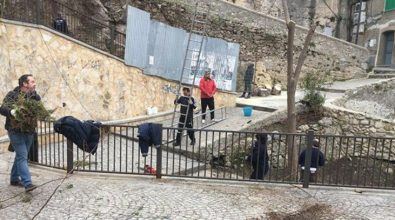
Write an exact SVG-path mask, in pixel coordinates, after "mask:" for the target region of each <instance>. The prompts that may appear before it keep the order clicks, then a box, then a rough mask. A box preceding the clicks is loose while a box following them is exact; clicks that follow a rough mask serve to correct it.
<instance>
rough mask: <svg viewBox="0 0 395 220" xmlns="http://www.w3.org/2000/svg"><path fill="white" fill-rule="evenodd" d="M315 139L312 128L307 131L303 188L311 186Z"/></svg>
mask: <svg viewBox="0 0 395 220" xmlns="http://www.w3.org/2000/svg"><path fill="white" fill-rule="evenodd" d="M313 140H314V131H312V130H310V131H308V132H307V149H306V157H305V162H304V172H303V174H304V176H303V188H309V183H310V165H311V154H312V148H313Z"/></svg>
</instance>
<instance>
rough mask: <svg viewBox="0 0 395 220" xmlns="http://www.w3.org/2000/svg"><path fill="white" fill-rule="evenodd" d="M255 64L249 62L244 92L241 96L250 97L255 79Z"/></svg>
mask: <svg viewBox="0 0 395 220" xmlns="http://www.w3.org/2000/svg"><path fill="white" fill-rule="evenodd" d="M254 72H255V70H254V64H252V63H251V64H249V65H248V67H247V70H246V73H245V75H244V92H243V94H242V95H241V96H240V98H246V99H249V98H250V97H251V92H252V80H253V79H254Z"/></svg>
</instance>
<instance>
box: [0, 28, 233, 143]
mask: <svg viewBox="0 0 395 220" xmlns="http://www.w3.org/2000/svg"><path fill="white" fill-rule="evenodd" d="M0 45H1V47H0V66H1V68H0V81H1V82H3V84H2V85H3V86H1V87H0V96H1V97H4V96H5V94H6V93H7V92H8V91H10V90H12V89H13V88H14V87H15V86H16V85H17V79H18V78H19V76H20V75H22V74H25V73H31V74H33V75H34V76H35V78H36V81H37V91H38V93H39V94H40V95H41V96H42V97H43V101H44V103H45V105H46V106H47V107H48V108H50V109H52V108H56V107H57V108H58V109H57V111H56V112H55V116H56V117H60V116H65V115H74V116H76V117H78V118H81V119H96V120H102V121H105V120H116V119H124V118H130V117H133V116H138V115H145V114H146V109H147V108H148V107H153V106H155V107H157V108H158V111H168V110H172V109H173V107H174V105H173V100H174V98H175V95H174V93H172V91H174V89H175V88H176V85H177V84H176V83H175V82H171V81H167V80H164V79H161V78H158V77H152V76H146V75H144V74H143V73H142V71H141V70H139V69H137V68H133V67H128V66H126V65H124V63H123V62H122V61H120V60H118V59H115V58H113V57H111V56H109V55H106V54H104V53H100V52H98V51H95V50H93V49H90V48H88V46H84V45H83V44H79V43H76V42H73V41H72V40H69V39H67V38H66V37H62V36H60V35H59V34H57V33H56V32H54V33H53V32H50V31H48V30H47V29H45V28H44V29H41V28H36V27H32V26H24V25H16V24H13V23H3V22H2V23H0ZM194 96H195V97H197V98H198V97H199V96H198V92H197V90H196V92H195V95H194ZM234 105H235V95H234V94H233V93H223V92H219V93H217V95H216V106H234ZM0 124H4V117H1V118H0ZM0 135H4V130H3V129H2V127H1V130H0Z"/></svg>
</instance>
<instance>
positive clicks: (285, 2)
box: [282, 0, 291, 26]
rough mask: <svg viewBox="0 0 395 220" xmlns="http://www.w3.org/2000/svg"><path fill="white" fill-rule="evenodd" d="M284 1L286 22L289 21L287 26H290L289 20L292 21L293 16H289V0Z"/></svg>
mask: <svg viewBox="0 0 395 220" xmlns="http://www.w3.org/2000/svg"><path fill="white" fill-rule="evenodd" d="M282 3H283V8H284V15H285V22H286V23H287V26H288V25H289V22H290V21H291V17H290V16H289V10H288V3H287V0H282Z"/></svg>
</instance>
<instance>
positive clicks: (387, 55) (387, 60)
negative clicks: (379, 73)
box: [384, 31, 394, 65]
mask: <svg viewBox="0 0 395 220" xmlns="http://www.w3.org/2000/svg"><path fill="white" fill-rule="evenodd" d="M384 39H385V45H384V65H391V64H392V51H393V48H394V32H393V31H389V32H386V33H384Z"/></svg>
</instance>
